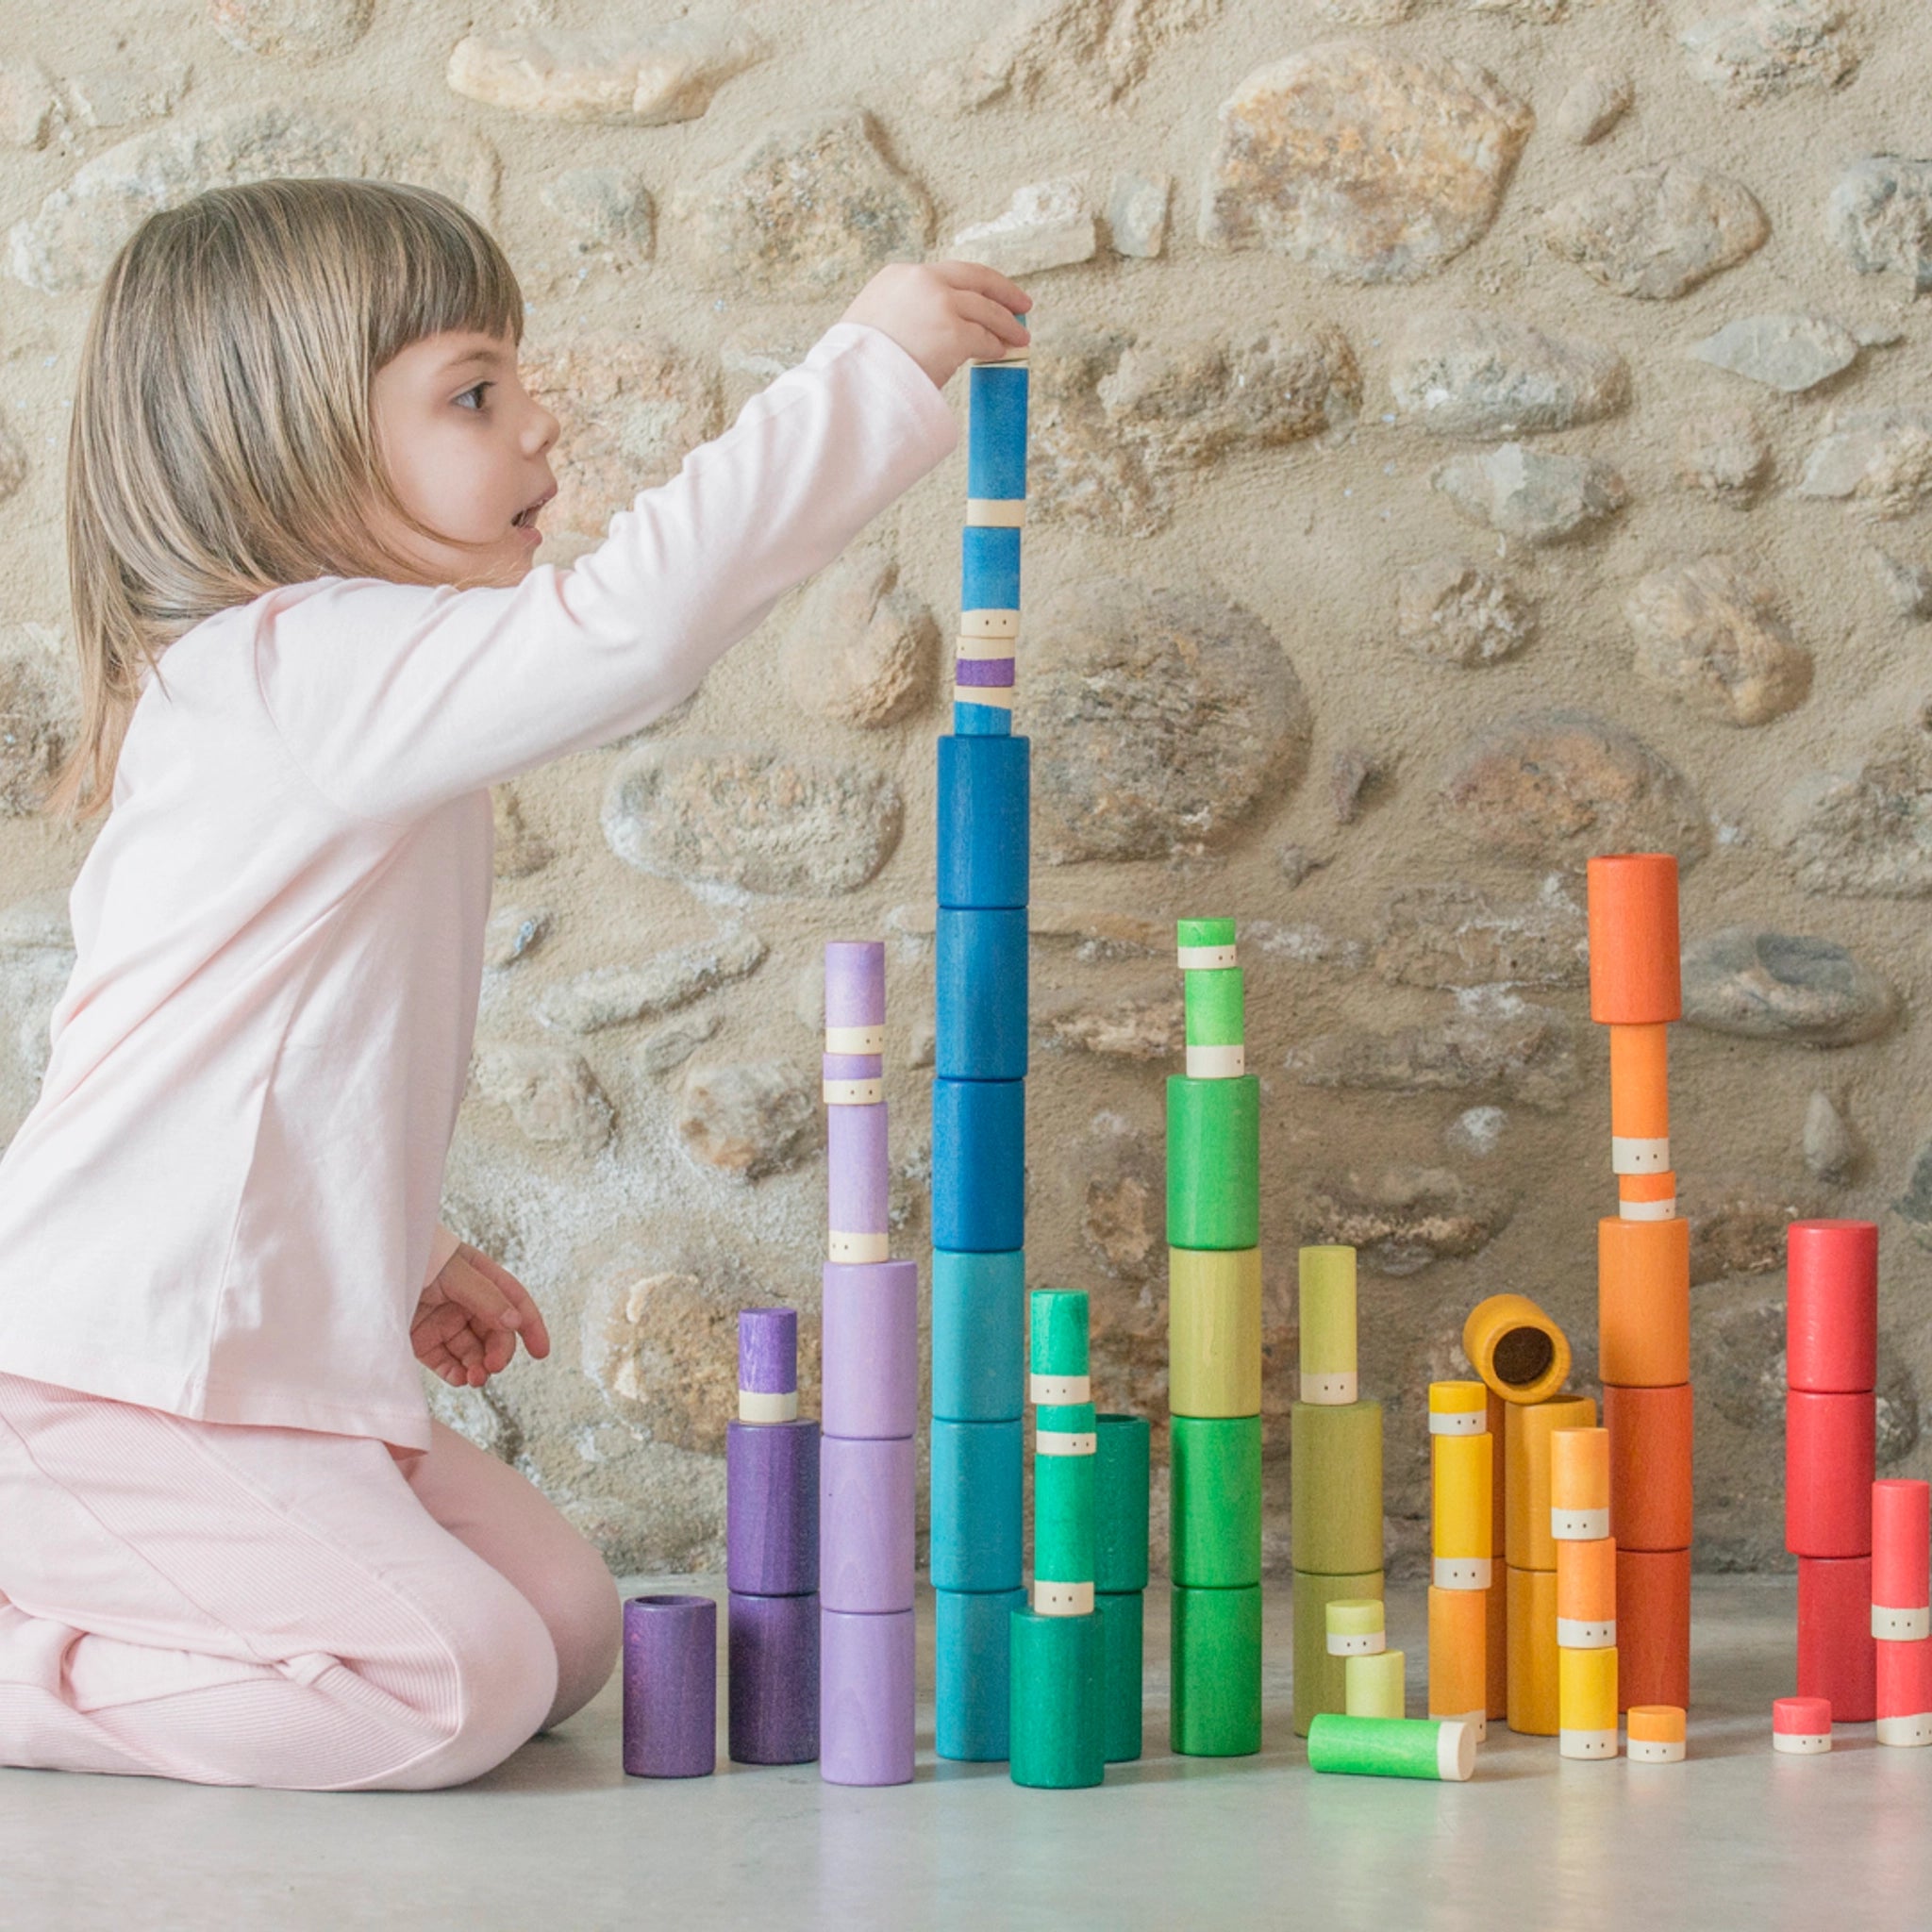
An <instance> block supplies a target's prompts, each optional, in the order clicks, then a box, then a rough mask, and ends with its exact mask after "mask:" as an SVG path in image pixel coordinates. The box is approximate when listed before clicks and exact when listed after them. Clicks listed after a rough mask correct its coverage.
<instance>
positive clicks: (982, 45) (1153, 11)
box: [920, 0, 1221, 113]
mask: <svg viewBox="0 0 1932 1932" xmlns="http://www.w3.org/2000/svg"><path fill="white" fill-rule="evenodd" d="M1220 13H1221V0H1022V4H1021V5H1019V6H1018V7H1016V8H1014V9H1013V11H1012V12H1011V13H1009V14H1008V16H1007V18H1006V20H1005V21H1004V22H1003V23H1002V24H1001V25H999V26H998V27H996V28H995V29H994V30H993V32H992V33H991V34H989V35H988V36H987V38H986V39H985V40H983V41H981V42H979V43H978V44H977V45H976V46H974V48H973V50H972V51H971V52H970V53H969V54H967V55H966V56H965V57H964V58H960V59H955V60H947V61H943V62H941V64H940V65H939V66H937V67H935V68H933V69H932V70H930V72H928V74H927V75H926V76H925V78H924V81H923V82H922V83H921V87H920V98H921V100H922V102H923V103H924V105H925V106H926V107H929V108H938V109H940V110H941V112H951V113H971V112H973V111H974V110H975V109H977V108H984V107H986V106H988V105H989V104H990V103H991V102H993V101H1001V100H1006V99H1008V98H1011V99H1014V100H1018V101H1022V102H1026V103H1032V102H1035V101H1038V100H1040V99H1041V98H1042V97H1045V96H1050V95H1051V96H1059V97H1062V98H1066V99H1069V100H1072V101H1074V103H1076V104H1077V105H1079V106H1082V107H1086V108H1107V107H1111V106H1112V105H1113V104H1114V102H1116V101H1118V100H1120V99H1121V98H1122V96H1123V95H1124V94H1126V93H1128V92H1131V91H1132V90H1133V89H1134V88H1135V87H1137V86H1138V85H1139V84H1140V83H1141V81H1142V80H1143V79H1144V78H1145V77H1146V74H1147V69H1148V65H1149V63H1150V62H1151V61H1152V60H1153V58H1154V57H1155V56H1156V55H1157V54H1158V52H1159V51H1160V50H1161V49H1162V48H1164V47H1169V46H1172V45H1174V43H1175V42H1178V41H1180V40H1181V39H1182V38H1183V37H1184V36H1185V35H1188V34H1190V33H1192V32H1193V31H1194V30H1195V29H1196V28H1199V27H1203V26H1206V25H1208V24H1209V23H1210V22H1211V21H1213V20H1215V19H1217V18H1219V16H1220Z"/></svg>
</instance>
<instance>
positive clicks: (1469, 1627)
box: [1429, 1586, 1500, 1733]
mask: <svg viewBox="0 0 1932 1932" xmlns="http://www.w3.org/2000/svg"><path fill="white" fill-rule="evenodd" d="M1499 1587H1500V1586H1499ZM1489 1597H1490V1593H1489V1591H1486V1590H1434V1589H1432V1590H1431V1591H1429V1715H1430V1716H1431V1717H1453V1718H1461V1719H1464V1720H1466V1721H1468V1722H1472V1723H1474V1724H1476V1725H1477V1729H1478V1733H1480V1732H1481V1730H1482V1729H1484V1728H1485V1727H1486V1726H1487V1724H1488V1721H1489V1707H1490V1684H1489V1669H1490V1665H1489V1640H1490V1631H1489V1623H1490V1605H1489Z"/></svg>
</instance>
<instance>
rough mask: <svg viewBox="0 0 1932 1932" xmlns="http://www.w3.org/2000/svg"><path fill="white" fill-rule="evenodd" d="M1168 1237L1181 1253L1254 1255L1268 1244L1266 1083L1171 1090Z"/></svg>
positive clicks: (1183, 1084)
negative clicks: (1264, 1211) (1264, 1239)
mask: <svg viewBox="0 0 1932 1932" xmlns="http://www.w3.org/2000/svg"><path fill="white" fill-rule="evenodd" d="M1167 1238H1168V1240H1169V1241H1171V1242H1172V1243H1173V1244H1174V1246H1175V1247H1177V1248H1252V1247H1257V1246H1258V1245H1259V1243H1260V1240H1261V1083H1260V1081H1259V1080H1258V1079H1257V1077H1256V1075H1254V1074H1241V1075H1240V1076H1239V1077H1238V1078H1235V1079H1232V1080H1191V1079H1189V1078H1188V1077H1187V1075H1186V1074H1174V1075H1172V1076H1171V1077H1170V1078H1169V1080H1168V1083H1167Z"/></svg>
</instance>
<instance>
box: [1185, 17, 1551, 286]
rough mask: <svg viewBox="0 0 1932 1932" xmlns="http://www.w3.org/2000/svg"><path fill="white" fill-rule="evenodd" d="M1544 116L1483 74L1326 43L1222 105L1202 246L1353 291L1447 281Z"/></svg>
mask: <svg viewBox="0 0 1932 1932" xmlns="http://www.w3.org/2000/svg"><path fill="white" fill-rule="evenodd" d="M1534 121H1535V116H1534V115H1533V114H1532V113H1531V112H1530V110H1529V108H1528V107H1527V106H1526V105H1525V104H1524V102H1522V101H1520V100H1518V99H1517V98H1516V96H1515V95H1513V94H1512V93H1510V92H1508V91H1507V89H1506V88H1505V87H1504V86H1503V85H1502V84H1501V83H1500V82H1499V81H1498V80H1496V78H1495V77H1494V76H1493V75H1491V74H1489V73H1487V72H1485V71H1484V70H1483V69H1482V68H1480V67H1476V66H1474V65H1472V64H1471V63H1469V62H1467V61H1463V60H1452V59H1437V60H1408V59H1403V58H1399V57H1397V56H1395V55H1393V54H1390V53H1384V52H1382V51H1381V50H1379V49H1377V48H1374V47H1371V46H1369V45H1367V44H1366V43H1364V42H1357V41H1333V42H1323V43H1322V44H1320V45H1317V46H1313V47H1309V48H1307V49H1305V50H1304V51H1303V52H1301V53H1298V54H1293V55H1291V56H1290V57H1289V58H1287V59H1285V60H1279V61H1276V62H1274V64H1273V65H1271V66H1267V67H1262V68H1257V70H1256V71H1255V72H1254V73H1252V74H1250V75H1248V76H1247V77H1246V79H1245V80H1243V81H1242V82H1241V86H1240V87H1239V88H1238V89H1237V90H1236V91H1235V92H1234V93H1233V94H1232V95H1230V96H1229V97H1228V99H1227V100H1226V101H1224V103H1223V104H1222V108H1221V132H1220V136H1219V139H1218V141H1217V142H1216V145H1215V150H1214V154H1213V157H1212V158H1211V160H1210V161H1209V163H1208V184H1207V191H1206V193H1205V194H1204V197H1203V201H1202V211H1201V225H1200V233H1201V240H1202V241H1203V242H1207V243H1208V244H1210V245H1212V246H1217V247H1223V248H1241V247H1254V246H1261V247H1267V248H1270V249H1273V250H1274V251H1275V252H1277V253H1279V254H1283V255H1287V256H1289V257H1290V258H1292V259H1294V260H1296V261H1304V262H1307V264H1308V265H1309V266H1310V267H1312V268H1314V269H1316V270H1318V271H1319V272H1321V273H1322V274H1324V275H1332V276H1334V277H1335V278H1336V279H1338V280H1341V281H1349V282H1408V281H1414V280H1415V279H1417V278H1418V277H1419V276H1422V275H1432V274H1434V273H1435V272H1436V271H1437V270H1439V269H1441V268H1442V267H1443V266H1444V265H1445V264H1446V263H1447V262H1449V261H1451V260H1453V259H1454V258H1455V257H1457V255H1459V254H1461V253H1462V251H1463V250H1464V249H1465V248H1467V247H1469V246H1470V244H1471V243H1472V242H1475V241H1476V240H1478V239H1479V238H1480V237H1481V236H1482V235H1483V234H1484V232H1485V231H1486V230H1487V229H1488V228H1489V226H1490V224H1491V222H1492V221H1493V220H1494V219H1495V215H1496V209H1497V208H1498V207H1499V205H1500V204H1501V201H1502V198H1503V192H1504V190H1505V188H1506V187H1507V185H1508V180H1509V176H1510V174H1511V172H1512V171H1513V170H1514V168H1515V165H1516V158H1517V156H1518V155H1519V154H1521V152H1522V151H1523V144H1524V142H1525V141H1527V140H1528V138H1529V130H1530V128H1531V126H1532V125H1533V124H1534Z"/></svg>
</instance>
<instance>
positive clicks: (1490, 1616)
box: [1483, 1545, 1509, 1724]
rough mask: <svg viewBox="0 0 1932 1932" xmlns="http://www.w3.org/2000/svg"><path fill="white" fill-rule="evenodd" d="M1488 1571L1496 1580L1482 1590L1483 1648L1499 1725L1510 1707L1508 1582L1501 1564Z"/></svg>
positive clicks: (1493, 1707) (1492, 1715) (1492, 1706)
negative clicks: (1485, 1639)
mask: <svg viewBox="0 0 1932 1932" xmlns="http://www.w3.org/2000/svg"><path fill="white" fill-rule="evenodd" d="M1498 1547H1500V1545H1498ZM1490 1574H1491V1575H1492V1576H1493V1577H1494V1578H1495V1581H1494V1582H1493V1583H1491V1585H1490V1587H1489V1589H1487V1590H1486V1591H1483V1601H1484V1603H1485V1605H1486V1606H1487V1622H1488V1624H1489V1637H1488V1642H1487V1644H1486V1645H1485V1651H1486V1656H1487V1659H1488V1663H1489V1690H1490V1715H1491V1717H1492V1718H1493V1719H1495V1721H1496V1722H1497V1723H1498V1724H1500V1723H1501V1722H1502V1721H1503V1719H1504V1717H1505V1716H1506V1715H1507V1713H1508V1709H1509V1583H1508V1578H1507V1575H1506V1574H1505V1573H1504V1567H1503V1565H1502V1564H1500V1563H1498V1564H1497V1565H1496V1566H1495V1567H1494V1569H1493V1570H1491V1573H1490Z"/></svg>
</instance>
